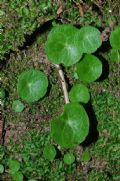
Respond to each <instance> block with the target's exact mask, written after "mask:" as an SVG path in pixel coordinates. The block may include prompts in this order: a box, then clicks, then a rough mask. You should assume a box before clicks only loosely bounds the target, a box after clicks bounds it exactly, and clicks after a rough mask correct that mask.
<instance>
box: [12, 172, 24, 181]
mask: <svg viewBox="0 0 120 181" xmlns="http://www.w3.org/2000/svg"><path fill="white" fill-rule="evenodd" d="M12 178H13V181H23V174H22V173H21V172H16V173H14V174H12Z"/></svg>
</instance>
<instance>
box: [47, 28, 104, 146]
mask: <svg viewBox="0 0 120 181" xmlns="http://www.w3.org/2000/svg"><path fill="white" fill-rule="evenodd" d="M101 44H102V40H101V35H100V32H99V30H98V29H96V28H94V27H92V26H85V27H83V28H81V29H77V28H75V27H73V26H72V25H56V26H55V27H54V28H53V29H52V31H51V32H50V33H49V35H48V40H47V42H46V47H45V51H46V54H47V56H48V59H49V61H50V62H52V63H54V64H63V65H64V66H66V67H68V66H72V65H74V64H76V63H77V62H78V63H77V64H76V73H77V75H78V77H79V79H80V80H81V81H83V82H84V83H90V82H93V81H95V80H96V79H98V78H99V77H100V75H101V73H102V63H101V62H100V60H99V59H98V58H97V57H95V56H94V55H91V54H90V53H93V52H95V51H96V50H97V49H98V48H99V47H100V46H101ZM80 59H81V60H80ZM69 97H70V100H71V103H70V104H67V105H65V107H64V112H63V113H62V114H61V115H60V116H59V117H57V118H55V119H54V120H52V122H51V133H52V137H53V139H54V140H55V141H56V143H57V144H59V145H60V146H61V147H63V148H72V147H74V146H76V145H77V144H80V143H81V142H83V141H84V140H85V138H86V136H87V134H88V132H89V119H88V116H87V113H86V111H85V110H84V108H83V106H82V105H79V104H78V103H79V102H80V103H87V102H88V101H89V99H90V95H89V91H88V89H87V87H85V86H84V85H82V84H80V85H79V84H78V85H75V86H73V88H72V89H71V91H70V93H69ZM58 132H59V133H60V134H58Z"/></svg>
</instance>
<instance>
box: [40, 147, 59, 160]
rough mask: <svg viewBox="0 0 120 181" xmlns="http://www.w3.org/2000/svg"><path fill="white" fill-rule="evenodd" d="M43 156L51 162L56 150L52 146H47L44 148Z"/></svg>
mask: <svg viewBox="0 0 120 181" xmlns="http://www.w3.org/2000/svg"><path fill="white" fill-rule="evenodd" d="M43 156H44V158H45V159H47V160H49V161H52V160H54V158H55V156H56V150H55V147H54V146H53V145H48V146H46V147H45V148H44V151H43Z"/></svg>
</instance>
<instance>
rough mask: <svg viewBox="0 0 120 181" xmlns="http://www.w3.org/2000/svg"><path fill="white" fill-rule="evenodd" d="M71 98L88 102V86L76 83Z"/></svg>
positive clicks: (71, 91)
mask: <svg viewBox="0 0 120 181" xmlns="http://www.w3.org/2000/svg"><path fill="white" fill-rule="evenodd" d="M69 98H70V101H71V102H81V103H87V102H88V101H89V99H90V94H89V91H88V88H87V87H86V86H84V85H83V84H76V85H74V86H73V87H72V88H71V90H70V92H69Z"/></svg>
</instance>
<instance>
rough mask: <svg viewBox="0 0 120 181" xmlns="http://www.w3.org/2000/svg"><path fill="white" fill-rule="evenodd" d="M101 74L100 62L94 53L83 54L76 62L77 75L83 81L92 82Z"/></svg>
mask: <svg viewBox="0 0 120 181" xmlns="http://www.w3.org/2000/svg"><path fill="white" fill-rule="evenodd" d="M101 74H102V63H101V61H100V60H99V59H98V58H97V57H95V56H94V55H85V56H84V57H83V59H82V60H81V61H80V63H78V64H77V75H78V77H79V78H80V80H82V81H84V82H88V83H90V82H93V81H95V80H97V79H98V78H99V77H100V75H101Z"/></svg>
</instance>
